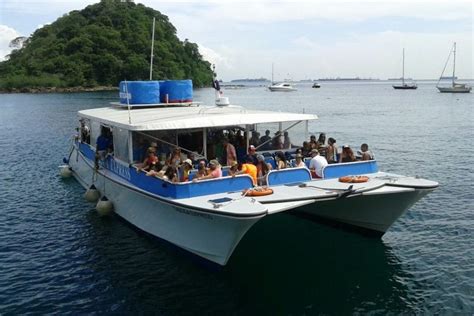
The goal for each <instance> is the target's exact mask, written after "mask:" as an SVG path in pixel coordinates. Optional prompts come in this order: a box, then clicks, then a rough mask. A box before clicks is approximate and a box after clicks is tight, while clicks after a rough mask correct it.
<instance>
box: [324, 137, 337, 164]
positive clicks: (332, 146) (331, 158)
mask: <svg viewBox="0 0 474 316" xmlns="http://www.w3.org/2000/svg"><path fill="white" fill-rule="evenodd" d="M326 158H327V161H328V163H336V162H337V144H336V140H335V139H334V138H332V137H329V139H328V147H327V151H326Z"/></svg>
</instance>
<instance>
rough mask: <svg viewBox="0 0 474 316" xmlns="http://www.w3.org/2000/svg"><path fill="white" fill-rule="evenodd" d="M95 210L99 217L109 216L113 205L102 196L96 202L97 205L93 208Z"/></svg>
mask: <svg viewBox="0 0 474 316" xmlns="http://www.w3.org/2000/svg"><path fill="white" fill-rule="evenodd" d="M95 209H96V210H97V213H98V214H99V215H100V216H105V215H109V214H110V213H112V211H113V210H114V205H113V203H112V202H111V201H109V199H108V198H107V197H105V196H103V197H102V198H101V199H100V200H99V202H97V205H96V206H95Z"/></svg>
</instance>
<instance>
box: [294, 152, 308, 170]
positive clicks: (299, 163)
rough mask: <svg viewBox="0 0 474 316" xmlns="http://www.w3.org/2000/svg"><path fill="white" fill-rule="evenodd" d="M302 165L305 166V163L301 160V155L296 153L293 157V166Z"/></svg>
mask: <svg viewBox="0 0 474 316" xmlns="http://www.w3.org/2000/svg"><path fill="white" fill-rule="evenodd" d="M301 167H304V168H306V164H305V163H304V161H303V155H301V154H296V158H295V168H301Z"/></svg>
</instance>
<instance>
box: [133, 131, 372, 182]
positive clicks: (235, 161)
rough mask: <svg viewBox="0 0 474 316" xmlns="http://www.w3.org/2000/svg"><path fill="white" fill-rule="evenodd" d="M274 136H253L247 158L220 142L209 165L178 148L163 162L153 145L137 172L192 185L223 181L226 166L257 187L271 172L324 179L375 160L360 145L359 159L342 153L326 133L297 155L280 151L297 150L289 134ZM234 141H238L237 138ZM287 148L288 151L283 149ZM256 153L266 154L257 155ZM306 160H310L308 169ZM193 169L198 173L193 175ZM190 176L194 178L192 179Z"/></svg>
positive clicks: (227, 141)
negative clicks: (334, 170) (343, 167)
mask: <svg viewBox="0 0 474 316" xmlns="http://www.w3.org/2000/svg"><path fill="white" fill-rule="evenodd" d="M275 135H276V136H274V137H271V136H270V131H269V130H267V131H266V132H265V135H264V136H262V137H259V135H258V133H253V135H252V138H251V139H250V141H249V142H250V146H249V147H248V149H247V151H246V152H247V154H246V155H244V156H243V157H242V156H240V157H239V155H238V154H237V150H236V146H234V144H233V142H232V141H231V140H230V139H229V138H228V137H223V138H222V139H221V141H220V142H219V144H222V154H221V156H220V157H221V158H220V159H212V160H210V161H209V162H208V163H207V162H206V160H205V159H195V158H194V154H193V153H188V154H184V153H183V152H181V149H180V148H177V147H175V148H174V149H173V150H172V152H171V153H170V154H168V155H167V157H166V159H165V160H163V159H161V160H160V158H159V157H160V156H161V157H163V155H162V153H159V148H158V145H157V143H156V142H151V143H150V146H149V147H148V148H147V149H146V156H145V158H144V159H143V162H142V163H139V164H137V171H144V172H146V175H148V176H156V177H160V178H163V179H166V180H168V181H171V182H187V181H190V180H191V177H192V181H194V182H196V181H200V180H205V179H213V178H220V177H222V176H223V170H222V168H223V167H222V166H227V167H228V169H227V168H226V169H227V175H228V176H233V177H234V176H236V175H239V174H247V175H249V176H250V177H251V178H252V181H253V183H254V185H266V183H265V181H266V175H267V174H268V173H269V172H270V170H282V169H286V168H292V167H301V168H308V169H309V170H310V172H311V175H312V177H313V178H322V170H323V168H324V167H325V166H327V165H328V164H333V163H345V162H353V161H357V160H373V159H374V155H373V154H372V153H371V152H370V151H369V146H368V145H367V144H365V143H364V144H362V145H361V147H360V151H358V152H357V155H356V154H355V153H354V151H353V150H352V149H351V148H350V146H348V145H344V146H342V150H341V151H339V149H338V146H337V144H336V140H335V139H334V138H331V137H330V138H329V139H328V142H327V143H326V135H325V134H324V133H321V134H320V135H319V138H318V139H317V140H316V137H315V136H314V135H312V136H311V137H310V140H309V141H305V142H303V146H302V147H300V148H297V149H296V151H295V152H294V153H290V152H288V151H287V152H284V151H283V150H279V149H285V148H287V149H290V148H294V146H293V145H292V144H291V142H290V139H289V137H288V132H284V133H280V132H277V133H276V134H275ZM233 140H234V141H235V138H234V139H233ZM285 144H286V145H287V147H286V146H284V145H285ZM239 145H240V143H239ZM281 146H284V147H281ZM257 149H258V150H259V151H262V152H263V153H261V154H257ZM275 149H276V150H275ZM265 151H273V152H272V153H270V152H265ZM209 156H211V155H209ZM211 157H212V156H211ZM305 160H309V166H308V165H307V164H306V163H305ZM193 169H196V170H194V171H193ZM192 171H193V172H192ZM191 172H192V173H191ZM191 174H193V175H192V176H190V175H191Z"/></svg>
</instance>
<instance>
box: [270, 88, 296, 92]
mask: <svg viewBox="0 0 474 316" xmlns="http://www.w3.org/2000/svg"><path fill="white" fill-rule="evenodd" d="M268 89H270V91H274V92H291V91H296V90H298V89H296V88H285V87H268Z"/></svg>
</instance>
